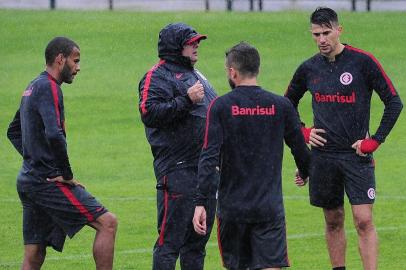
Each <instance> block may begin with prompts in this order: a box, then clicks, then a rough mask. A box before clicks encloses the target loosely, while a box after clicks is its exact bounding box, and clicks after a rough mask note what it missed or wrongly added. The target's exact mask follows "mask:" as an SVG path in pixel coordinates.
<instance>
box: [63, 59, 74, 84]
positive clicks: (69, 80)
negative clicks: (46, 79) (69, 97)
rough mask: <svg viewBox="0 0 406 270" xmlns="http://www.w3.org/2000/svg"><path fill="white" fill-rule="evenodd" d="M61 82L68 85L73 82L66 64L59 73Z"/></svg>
mask: <svg viewBox="0 0 406 270" xmlns="http://www.w3.org/2000/svg"><path fill="white" fill-rule="evenodd" d="M61 82H64V83H68V84H71V83H72V82H73V76H72V73H71V71H70V69H69V67H68V65H67V64H66V63H65V65H64V66H63V69H62V71H61Z"/></svg>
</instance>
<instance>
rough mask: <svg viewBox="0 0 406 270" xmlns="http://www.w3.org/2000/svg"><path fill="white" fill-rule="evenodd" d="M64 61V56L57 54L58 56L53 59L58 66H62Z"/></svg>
mask: <svg viewBox="0 0 406 270" xmlns="http://www.w3.org/2000/svg"><path fill="white" fill-rule="evenodd" d="M65 60H66V58H65V56H63V54H62V53H60V54H58V55H57V56H56V57H55V63H57V64H58V65H64V64H65Z"/></svg>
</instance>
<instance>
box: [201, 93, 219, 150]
mask: <svg viewBox="0 0 406 270" xmlns="http://www.w3.org/2000/svg"><path fill="white" fill-rule="evenodd" d="M218 98H219V97H216V98H215V99H213V100H212V101H211V102H210V104H209V108H208V109H207V115H206V131H205V132H204V143H203V148H204V149H205V148H207V145H208V144H209V139H208V137H209V121H210V110H211V106H213V104H214V102H215V101H216V100H217V99H218Z"/></svg>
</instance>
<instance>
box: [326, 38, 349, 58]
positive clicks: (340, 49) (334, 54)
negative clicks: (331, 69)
mask: <svg viewBox="0 0 406 270" xmlns="http://www.w3.org/2000/svg"><path fill="white" fill-rule="evenodd" d="M344 48H345V46H344V44H342V43H340V44H339V45H338V46H337V49H336V50H335V51H333V52H331V54H329V55H325V56H326V57H327V59H328V61H329V62H334V61H335V60H336V56H337V55H339V54H340V53H341V52H342V51H343V50H344Z"/></svg>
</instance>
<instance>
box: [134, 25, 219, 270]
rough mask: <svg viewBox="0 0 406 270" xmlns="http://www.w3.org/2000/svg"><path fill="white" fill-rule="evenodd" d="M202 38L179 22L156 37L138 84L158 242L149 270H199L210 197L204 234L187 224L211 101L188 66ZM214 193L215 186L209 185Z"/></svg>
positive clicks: (211, 206) (212, 95)
mask: <svg viewBox="0 0 406 270" xmlns="http://www.w3.org/2000/svg"><path fill="white" fill-rule="evenodd" d="M204 39H206V36H205V35H200V34H198V33H197V32H196V31H195V30H194V29H193V28H192V27H190V26H189V25H186V24H183V23H173V24H169V25H167V26H166V27H164V28H163V29H162V30H161V31H160V33H159V41H158V54H159V58H160V62H159V63H158V64H157V65H155V66H154V67H153V68H152V69H151V70H149V71H148V72H147V73H146V74H145V75H144V77H143V78H142V79H141V81H140V84H139V98H140V102H139V109H140V114H141V119H142V121H143V123H144V125H145V133H146V136H147V139H148V142H149V143H150V145H151V150H152V154H153V156H154V170H155V176H156V179H157V185H156V188H157V204H158V205H157V208H158V209H157V210H158V234H159V236H158V239H157V240H156V243H155V246H154V254H153V269H154V270H166V269H168V270H172V269H175V266H176V260H177V258H178V257H180V266H181V268H182V270H202V269H203V265H204V258H205V254H206V253H205V246H206V243H207V241H208V239H209V236H210V230H211V228H212V224H213V221H214V209H215V204H216V202H215V196H214V195H213V196H212V197H211V198H210V200H209V203H208V209H209V210H208V222H207V224H208V230H207V232H208V233H207V235H204V236H200V235H198V234H196V233H195V232H194V230H193V226H192V223H191V220H192V217H193V211H194V206H195V205H194V203H193V194H194V193H195V190H196V186H197V166H198V161H199V156H200V152H201V149H202V145H203V135H204V127H205V122H206V112H207V108H208V106H209V103H210V101H211V100H213V99H214V98H215V97H216V94H215V92H214V89H213V88H212V86H211V85H210V84H209V82H208V81H207V79H206V78H205V77H204V76H203V75H202V74H201V73H200V72H199V71H198V70H197V69H196V68H195V67H194V66H195V64H196V62H197V61H198V48H199V45H200V43H199V42H200V41H201V40H204ZM211 188H212V189H213V190H215V189H216V183H215V184H214V185H213V186H211Z"/></svg>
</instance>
